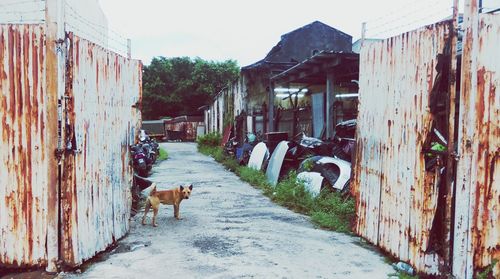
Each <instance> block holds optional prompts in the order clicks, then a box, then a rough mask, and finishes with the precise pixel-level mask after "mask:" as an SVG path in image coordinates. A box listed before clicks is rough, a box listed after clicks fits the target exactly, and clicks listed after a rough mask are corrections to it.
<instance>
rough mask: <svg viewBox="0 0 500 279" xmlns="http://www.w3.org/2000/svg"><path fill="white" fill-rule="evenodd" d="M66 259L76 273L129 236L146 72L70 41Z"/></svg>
mask: <svg viewBox="0 0 500 279" xmlns="http://www.w3.org/2000/svg"><path fill="white" fill-rule="evenodd" d="M69 38H70V46H69V53H68V57H69V58H68V67H67V68H68V69H69V70H68V73H67V74H68V77H67V82H66V84H67V88H66V96H67V98H66V99H67V104H66V107H67V110H66V113H67V115H66V116H65V117H66V118H65V119H66V122H67V123H68V124H67V127H66V128H67V129H66V133H65V134H66V137H65V139H64V143H65V146H66V147H67V146H71V151H68V150H67V151H66V153H65V156H64V158H63V160H64V170H63V177H62V185H61V189H62V194H63V200H62V208H63V212H62V216H63V218H62V224H63V241H62V243H63V247H64V249H63V251H64V254H63V255H62V256H63V258H64V260H65V262H66V264H68V265H73V266H74V265H78V264H80V263H82V262H83V261H84V260H87V259H90V258H91V257H93V256H94V255H96V254H97V253H98V252H101V251H103V250H104V249H106V248H107V247H108V246H109V245H110V244H112V243H113V242H114V241H116V240H118V239H120V238H121V237H123V236H124V235H125V234H126V233H127V231H128V228H129V221H128V220H129V217H130V206H131V194H130V187H131V185H132V178H133V171H132V168H131V165H130V163H129V158H130V153H129V148H128V147H129V146H130V144H132V143H133V139H134V138H135V135H136V128H137V127H138V126H139V121H140V113H138V112H137V108H136V107H137V106H136V102H137V101H138V100H139V99H140V98H141V89H140V88H141V73H142V65H141V63H140V62H139V61H136V60H130V59H127V58H124V57H121V56H119V55H117V54H115V53H113V52H110V51H108V50H106V49H103V48H102V47H100V46H97V45H95V44H94V43H91V42H89V41H87V40H84V39H80V38H78V37H76V36H73V35H72V34H70V35H69Z"/></svg>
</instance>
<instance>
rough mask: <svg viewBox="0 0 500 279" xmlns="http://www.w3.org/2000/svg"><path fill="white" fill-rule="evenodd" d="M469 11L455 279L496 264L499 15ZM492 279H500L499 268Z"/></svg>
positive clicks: (499, 249) (499, 254)
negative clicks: (478, 13)
mask: <svg viewBox="0 0 500 279" xmlns="http://www.w3.org/2000/svg"><path fill="white" fill-rule="evenodd" d="M472 3H473V4H472V5H474V4H476V3H475V1H472ZM469 8H472V10H473V11H472V12H471V13H466V20H465V21H464V25H465V28H466V33H465V41H464V53H463V59H462V61H463V68H462V92H461V97H460V102H461V103H460V130H459V132H460V134H459V154H460V160H459V163H458V167H457V187H456V189H457V190H456V201H457V202H456V214H455V215H456V222H455V236H454V237H455V242H454V264H453V273H454V275H456V276H457V277H459V278H472V277H473V276H474V272H475V271H477V270H479V269H481V268H484V267H486V266H488V265H490V264H491V263H492V260H493V259H497V260H499V259H500V63H499V59H498V57H499V52H498V46H499V45H500V15H480V16H479V17H478V15H477V6H472V7H471V6H469ZM466 12H468V9H466ZM471 14H472V15H471ZM495 276H496V277H495V278H500V263H497V265H496V267H495Z"/></svg>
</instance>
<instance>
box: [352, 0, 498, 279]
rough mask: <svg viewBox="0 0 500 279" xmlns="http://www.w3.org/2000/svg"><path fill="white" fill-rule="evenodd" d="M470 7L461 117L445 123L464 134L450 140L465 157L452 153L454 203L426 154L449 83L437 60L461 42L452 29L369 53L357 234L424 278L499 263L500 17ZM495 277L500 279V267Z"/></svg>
mask: <svg viewBox="0 0 500 279" xmlns="http://www.w3.org/2000/svg"><path fill="white" fill-rule="evenodd" d="M466 4H467V5H466V9H465V14H464V30H465V35H464V41H463V57H462V67H461V69H458V70H459V71H461V86H460V89H461V90H460V91H461V92H460V98H457V101H458V102H459V109H458V111H457V113H456V114H455V115H451V117H449V116H446V115H445V116H444V117H445V118H446V117H449V118H450V119H451V120H452V121H453V120H455V123H457V124H458V126H457V127H456V130H457V132H455V135H453V134H452V135H450V136H451V137H453V139H454V141H455V142H457V149H456V153H457V154H458V156H456V155H457V154H455V150H449V151H446V152H445V154H447V156H452V157H455V156H456V160H457V167H456V172H453V173H455V174H456V178H455V180H454V181H455V182H454V184H452V185H453V187H451V189H450V191H451V192H450V193H449V195H452V196H453V194H454V196H453V198H450V197H448V196H447V194H443V192H442V191H443V189H444V188H442V187H444V185H443V183H442V181H440V179H441V180H442V179H443V175H441V173H440V172H441V170H442V169H440V168H435V169H434V170H433V171H432V170H429V169H427V170H426V155H427V154H429V153H428V151H425V150H426V145H427V144H428V140H429V137H430V136H431V132H432V131H433V129H434V128H435V126H434V125H435V124H436V121H437V120H436V119H438V118H439V117H440V116H438V115H436V114H435V113H431V111H432V108H431V100H432V96H431V92H433V89H434V88H435V87H436V86H437V84H436V83H437V81H438V80H439V79H438V78H437V76H438V75H439V74H442V75H444V74H443V73H439V71H438V69H437V68H439V67H437V68H436V66H437V63H438V61H439V58H438V55H440V54H443V53H446V45H447V43H448V42H452V41H453V40H452V39H453V38H452V37H451V36H453V34H456V32H454V31H453V24H452V22H449V21H445V22H441V23H437V24H434V25H429V26H425V27H422V28H420V29H418V30H415V31H411V32H408V33H405V34H401V35H399V36H396V37H392V38H389V39H386V40H382V41H379V42H375V43H371V44H370V45H368V46H366V47H363V48H362V51H361V65H360V96H359V101H360V104H359V115H358V130H357V154H356V162H355V167H354V173H353V175H354V177H353V185H352V192H353V194H354V195H355V197H356V201H357V222H356V232H357V233H358V234H360V235H361V236H363V237H364V238H366V239H368V240H369V241H370V242H372V243H374V244H375V245H377V246H380V247H381V248H383V249H384V250H385V251H387V252H389V253H390V254H392V255H393V256H395V257H397V258H398V259H400V260H402V261H405V262H409V263H410V264H412V265H413V266H414V267H416V269H417V270H418V271H419V272H423V273H427V274H443V273H446V272H449V271H450V268H451V272H452V273H453V275H454V276H456V277H457V278H473V277H474V276H475V275H476V273H477V272H479V271H481V270H484V269H485V268H486V267H488V266H489V265H491V264H493V263H494V262H495V260H499V259H500V248H499V247H500V182H499V181H500V170H499V169H500V166H499V161H500V94H499V93H500V92H499V88H500V63H499V60H498V57H499V56H500V55H499V53H498V46H499V45H500V15H498V14H478V6H477V1H474V0H472V1H467V3H466ZM452 59H459V57H457V58H455V57H452ZM452 73H453V72H452ZM450 77H451V79H450V80H448V81H447V82H448V85H449V86H450V88H454V87H453V84H454V83H453V82H454V80H453V76H452V75H450ZM441 78H442V77H441ZM444 98H446V97H444ZM435 101H436V100H435V99H434V102H435ZM447 101H448V102H450V104H453V102H454V99H451V98H450V99H449V100H447ZM448 107H451V105H449V106H448ZM457 108H458V107H457ZM451 111H453V110H451ZM444 113H445V114H446V110H445V111H444ZM448 125H450V124H449V123H448ZM441 132H443V134H444V137H445V138H448V137H449V136H448V131H446V129H443V130H442V131H441ZM457 134H458V138H457ZM445 157H446V156H445ZM443 166H444V165H443ZM436 170H437V171H436ZM448 171H453V170H446V172H448ZM452 178H453V175H452ZM453 189H454V191H453ZM446 190H448V189H446ZM446 193H447V192H446ZM440 201H441V202H443V201H445V202H444V203H440ZM446 208H450V210H451V211H452V212H454V214H452V215H451V217H453V218H452V219H451V224H450V225H447V223H446V218H445V217H444V215H443V212H439V211H440V210H446ZM446 226H450V227H453V231H452V233H451V234H449V235H447V234H446V229H445V227H446ZM436 232H440V233H441V234H439V233H438V234H436ZM443 239H444V241H443ZM441 241H442V242H441ZM448 243H449V244H448ZM446 245H448V246H449V247H448V249H449V250H448V251H447V250H446V249H444V251H443V250H440V249H442V248H443V247H444V246H446ZM450 250H451V251H452V252H451V253H450V254H447V253H448V252H449V251H450ZM493 276H494V277H495V278H499V276H500V263H498V262H497V264H496V265H495V266H494V267H493Z"/></svg>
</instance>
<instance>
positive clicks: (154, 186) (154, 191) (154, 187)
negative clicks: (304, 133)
mask: <svg viewBox="0 0 500 279" xmlns="http://www.w3.org/2000/svg"><path fill="white" fill-rule="evenodd" d="M151 186H153V190H151V192H150V193H149V195H150V196H152V195H154V194H155V193H156V183H153V184H151Z"/></svg>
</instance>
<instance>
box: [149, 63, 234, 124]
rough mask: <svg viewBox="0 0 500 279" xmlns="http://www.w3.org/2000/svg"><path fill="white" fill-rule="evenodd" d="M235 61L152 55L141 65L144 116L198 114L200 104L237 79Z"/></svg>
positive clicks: (206, 101)
mask: <svg viewBox="0 0 500 279" xmlns="http://www.w3.org/2000/svg"><path fill="white" fill-rule="evenodd" d="M238 76H239V67H238V64H237V63H236V61H234V60H226V61H223V62H214V61H206V60H203V59H201V58H195V59H191V58H189V57H174V58H166V57H155V58H153V60H152V61H151V64H150V65H149V66H145V67H144V73H143V101H142V107H143V110H142V115H143V118H144V119H159V118H161V117H167V116H168V117H176V116H180V115H200V114H201V112H200V111H198V108H199V107H202V106H204V105H208V104H209V103H210V102H211V101H212V98H213V97H214V96H215V95H216V94H217V93H219V92H220V91H221V90H222V89H223V88H224V87H226V86H227V85H228V84H229V83H231V82H233V81H235V80H237V79H238Z"/></svg>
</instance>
